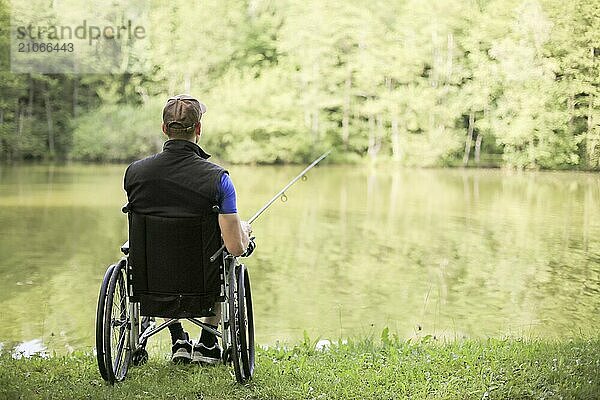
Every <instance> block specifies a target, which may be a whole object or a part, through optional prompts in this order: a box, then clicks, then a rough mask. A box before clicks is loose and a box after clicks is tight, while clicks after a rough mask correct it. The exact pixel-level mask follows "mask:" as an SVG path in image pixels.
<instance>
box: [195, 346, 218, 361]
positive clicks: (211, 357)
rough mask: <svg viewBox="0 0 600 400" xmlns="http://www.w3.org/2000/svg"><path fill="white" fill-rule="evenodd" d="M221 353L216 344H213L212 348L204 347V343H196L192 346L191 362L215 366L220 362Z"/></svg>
mask: <svg viewBox="0 0 600 400" xmlns="http://www.w3.org/2000/svg"><path fill="white" fill-rule="evenodd" d="M222 353H223V350H222V349H221V346H219V344H218V343H215V344H214V346H212V347H206V346H205V345H204V343H197V344H195V345H194V353H193V355H192V361H193V362H200V363H205V364H217V363H219V362H220V361H221V354H222Z"/></svg>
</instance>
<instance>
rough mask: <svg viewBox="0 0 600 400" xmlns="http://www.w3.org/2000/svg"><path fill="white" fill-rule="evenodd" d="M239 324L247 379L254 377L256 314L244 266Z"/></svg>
mask: <svg viewBox="0 0 600 400" xmlns="http://www.w3.org/2000/svg"><path fill="white" fill-rule="evenodd" d="M238 305H239V313H238V324H239V326H240V329H241V333H240V349H241V354H240V358H241V360H242V368H243V369H244V375H246V377H247V378H252V375H254V313H253V310H252V293H251V291H250V277H249V275H248V270H247V269H246V267H245V266H243V265H242V268H241V269H240V274H239V275H238Z"/></svg>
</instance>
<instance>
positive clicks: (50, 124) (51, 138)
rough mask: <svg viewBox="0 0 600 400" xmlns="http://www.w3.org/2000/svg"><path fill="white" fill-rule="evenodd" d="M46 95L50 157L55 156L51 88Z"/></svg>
mask: <svg viewBox="0 0 600 400" xmlns="http://www.w3.org/2000/svg"><path fill="white" fill-rule="evenodd" d="M47 90H48V91H47V92H46V95H45V96H44V103H45V105H46V121H47V123H48V150H49V151H50V156H51V157H53V156H54V124H53V122H52V110H51V109H50V93H49V92H50V88H49V87H48V88H47Z"/></svg>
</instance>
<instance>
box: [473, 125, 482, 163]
mask: <svg viewBox="0 0 600 400" xmlns="http://www.w3.org/2000/svg"><path fill="white" fill-rule="evenodd" d="M482 140H483V135H482V134H481V132H477V139H475V164H477V165H479V161H481V141H482Z"/></svg>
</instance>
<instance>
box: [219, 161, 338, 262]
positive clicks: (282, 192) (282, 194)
mask: <svg viewBox="0 0 600 400" xmlns="http://www.w3.org/2000/svg"><path fill="white" fill-rule="evenodd" d="M329 153H331V150H327V151H326V152H325V153H323V154H321V156H320V157H319V158H317V159H316V160H315V161H313V162H312V163H311V164H310V165H309V166H308V167H306V168H304V171H302V172H300V173H299V174H298V175H297V176H296V177H295V178H294V179H292V180H291V181H290V182H289V183H288V184H287V185H285V186H284V188H283V189H281V190H280V191H279V192H277V194H276V195H275V196H273V198H272V199H271V200H269V201H268V202H267V203H266V204H265V205H264V206H262V207H261V208H260V210H258V211H257V212H256V213H255V214H254V215H253V216H252V217H250V219H249V220H248V224H252V223H253V222H254V221H256V220H257V219H258V217H260V215H261V214H262V213H263V212H265V211H266V210H267V208H269V207H271V204H273V203H274V202H275V201H276V200H277V199H279V198H281V200H283V201H286V200H287V196H286V195H285V191H286V190H288V189H289V188H290V187H291V186H292V185H293V184H294V183H296V182H297V181H298V180H299V179H306V175H305V174H306V173H307V172H308V171H310V170H311V169H312V168H313V167H314V166H315V165H317V164H318V163H319V162H321V160H323V159H324V158H325V157H327V156H328V155H329ZM223 250H225V245H222V246H221V248H220V249H219V250H217V251H216V253H215V254H213V255H212V256H211V257H210V262H214V261H215V260H216V259H217V257H218V256H219V254H221V253H222V252H223Z"/></svg>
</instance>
